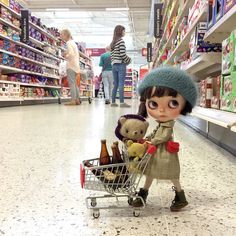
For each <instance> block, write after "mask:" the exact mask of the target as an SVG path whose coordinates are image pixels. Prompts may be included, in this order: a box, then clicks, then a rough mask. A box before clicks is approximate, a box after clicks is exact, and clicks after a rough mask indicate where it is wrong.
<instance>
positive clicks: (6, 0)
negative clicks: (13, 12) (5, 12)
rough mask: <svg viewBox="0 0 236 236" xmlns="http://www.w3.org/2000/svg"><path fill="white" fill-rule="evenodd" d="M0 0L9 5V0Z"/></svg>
mask: <svg viewBox="0 0 236 236" xmlns="http://www.w3.org/2000/svg"><path fill="white" fill-rule="evenodd" d="M0 2H1V3H3V4H4V5H6V6H8V7H9V4H10V2H9V0H0Z"/></svg>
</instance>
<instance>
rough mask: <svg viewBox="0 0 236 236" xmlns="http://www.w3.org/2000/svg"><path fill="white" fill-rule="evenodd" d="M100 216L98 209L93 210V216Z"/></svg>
mask: <svg viewBox="0 0 236 236" xmlns="http://www.w3.org/2000/svg"><path fill="white" fill-rule="evenodd" d="M99 216H100V212H99V211H93V218H95V219H97V218H99Z"/></svg>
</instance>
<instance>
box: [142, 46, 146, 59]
mask: <svg viewBox="0 0 236 236" xmlns="http://www.w3.org/2000/svg"><path fill="white" fill-rule="evenodd" d="M142 56H143V57H146V56H147V48H142Z"/></svg>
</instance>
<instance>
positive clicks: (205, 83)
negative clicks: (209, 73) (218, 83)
mask: <svg viewBox="0 0 236 236" xmlns="http://www.w3.org/2000/svg"><path fill="white" fill-rule="evenodd" d="M212 81H213V79H212V78H211V77H208V78H206V79H204V80H202V81H200V106H201V107H206V108H210V107H211V99H212V97H213V84H212Z"/></svg>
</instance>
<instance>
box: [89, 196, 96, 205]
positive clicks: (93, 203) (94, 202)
mask: <svg viewBox="0 0 236 236" xmlns="http://www.w3.org/2000/svg"><path fill="white" fill-rule="evenodd" d="M90 204H91V206H92V207H95V206H97V201H96V199H95V198H92V199H91V203H90Z"/></svg>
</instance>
